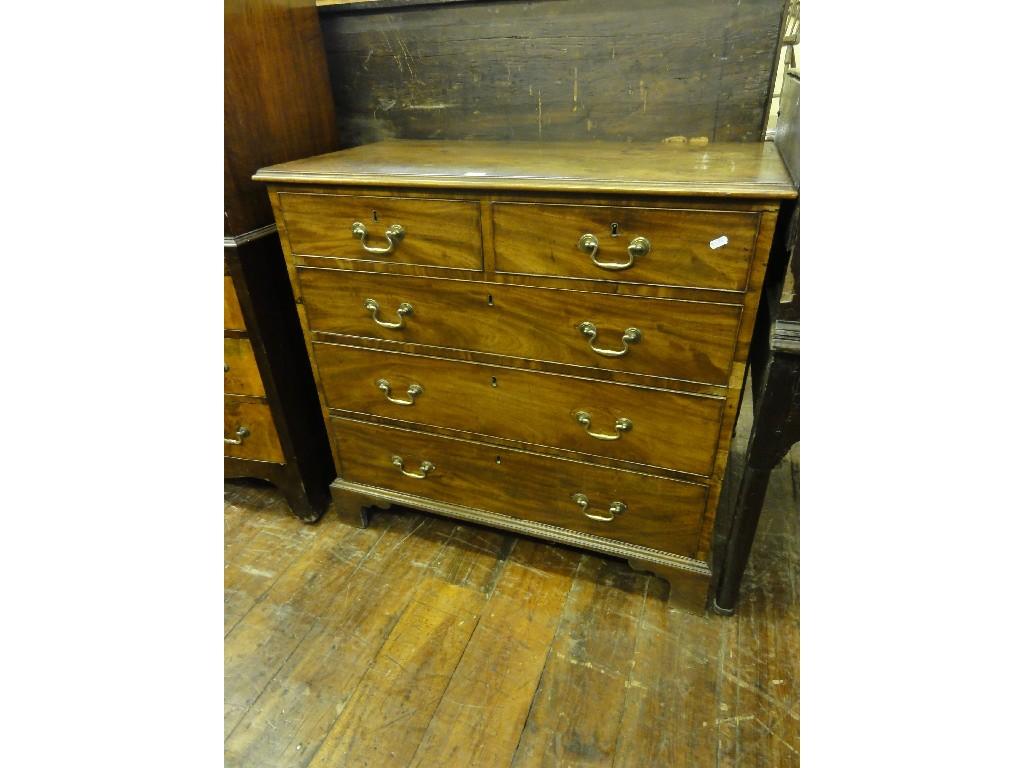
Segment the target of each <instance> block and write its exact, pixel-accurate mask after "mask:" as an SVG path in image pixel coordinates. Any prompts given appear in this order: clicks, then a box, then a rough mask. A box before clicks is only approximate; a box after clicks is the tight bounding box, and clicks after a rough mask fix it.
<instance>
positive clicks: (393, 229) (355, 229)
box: [352, 221, 405, 256]
mask: <svg viewBox="0 0 1024 768" xmlns="http://www.w3.org/2000/svg"><path fill="white" fill-rule="evenodd" d="M352 237H355V238H358V239H359V242H360V244H361V245H362V246H363V250H364V251H366V252H367V253H373V254H376V255H378V256H382V255H383V254H385V253H391V252H392V251H393V250H395V248H396V247H397V246H398V241H399V240H401V239H402V238H403V237H405V227H403V226H402V225H401V224H392V225H391V226H390V227H388V228H387V229H386V230H384V237H386V238H387V239H388V247H387V248H376V247H374V246H372V245H367V244H366V225H365V224H363V222H361V221H353V222H352Z"/></svg>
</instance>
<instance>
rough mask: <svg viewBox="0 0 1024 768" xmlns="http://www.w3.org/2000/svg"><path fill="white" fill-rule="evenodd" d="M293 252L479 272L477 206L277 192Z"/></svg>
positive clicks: (422, 200) (467, 203)
mask: <svg viewBox="0 0 1024 768" xmlns="http://www.w3.org/2000/svg"><path fill="white" fill-rule="evenodd" d="M279 200H280V203H281V213H282V217H283V218H284V222H285V227H286V229H287V234H288V242H289V243H290V245H291V249H292V252H293V253H296V254H300V255H303V256H334V257H336V258H340V259H353V260H357V261H371V262H373V261H386V262H389V263H391V264H424V265H427V266H431V267H449V268H452V269H472V270H482V269H483V252H482V246H481V240H480V203H478V202H477V201H475V200H469V201H462V200H432V199H426V198H402V197H357V196H352V195H325V194H300V193H295V192H281V193H280V195H279Z"/></svg>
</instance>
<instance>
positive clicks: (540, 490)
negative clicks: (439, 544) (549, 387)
mask: <svg viewBox="0 0 1024 768" xmlns="http://www.w3.org/2000/svg"><path fill="white" fill-rule="evenodd" d="M331 426H332V429H333V432H334V439H335V440H336V442H337V445H338V455H339V456H340V457H341V466H340V470H341V477H342V478H343V479H345V480H347V481H349V482H353V483H359V484H362V485H369V486H374V487H376V488H384V489H389V490H394V491H400V492H403V493H408V494H412V495H415V496H420V497H423V498H427V499H431V500H433V501H439V502H446V503H449V504H458V505H460V506H464V507H471V508H475V509H482V510H486V511H488V512H494V513H497V514H501V515H507V516H509V517H513V518H517V519H520V520H530V521H532V522H535V523H543V524H546V525H553V526H558V527H560V528H563V529H568V530H574V531H580V532H583V533H589V534H592V535H594V536H601V537H603V538H607V539H614V540H617V541H622V542H626V543H629V544H637V545H639V546H643V547H650V548H652V549H657V550H661V551H664V552H671V553H674V554H677V555H683V556H685V557H693V556H694V555H695V552H696V550H697V546H698V539H699V535H700V528H701V522H702V520H703V516H704V507H705V503H706V498H707V487H706V486H704V485H700V484H696V483H685V482H682V481H677V480H669V479H665V478H658V477H652V476H650V475H644V474H640V473H637V472H628V471H624V470H616V469H608V468H606V467H599V466H594V465H592V464H586V463H582V462H577V461H569V460H565V459H556V458H549V457H544V456H537V455H535V454H531V453H526V452H523V451H514V450H509V449H504V448H495V447H493V446H488V445H485V444H483V443H477V442H471V441H468V440H454V439H450V438H444V437H437V436H434V435H424V434H421V433H417V432H409V431H406V430H402V429H395V428H391V427H382V426H378V425H374V424H364V423H362V422H358V421H352V420H349V419H339V418H334V417H332V418H331ZM588 515H589V517H588Z"/></svg>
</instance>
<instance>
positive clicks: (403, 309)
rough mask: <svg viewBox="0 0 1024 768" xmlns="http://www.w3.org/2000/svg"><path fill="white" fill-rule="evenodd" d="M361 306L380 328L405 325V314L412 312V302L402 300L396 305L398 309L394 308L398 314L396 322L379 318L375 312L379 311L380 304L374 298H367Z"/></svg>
mask: <svg viewBox="0 0 1024 768" xmlns="http://www.w3.org/2000/svg"><path fill="white" fill-rule="evenodd" d="M363 306H364V307H366V308H367V309H368V310H369V311H370V317H372V318H373V322H375V323H376V324H377V325H379V326H380V327H381V328H402V327H404V326H405V318H406V316H407V315H411V314H412V304H410V303H409V302H407V301H403V302H402V303H401V304H399V305H398V309H397V310H396V312H397V314H398V322H397V323H389V322H388V321H387V320H381V319H380V317H379V315H378V314H377V313H378V312H380V304H378V303H377V300H376V299H367V300H366V301H364V302H363Z"/></svg>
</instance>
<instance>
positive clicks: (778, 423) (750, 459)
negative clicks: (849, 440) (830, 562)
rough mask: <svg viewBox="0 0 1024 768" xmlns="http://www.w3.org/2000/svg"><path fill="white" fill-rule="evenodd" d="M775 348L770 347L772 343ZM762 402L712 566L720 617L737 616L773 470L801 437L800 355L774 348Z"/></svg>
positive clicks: (715, 606)
mask: <svg viewBox="0 0 1024 768" xmlns="http://www.w3.org/2000/svg"><path fill="white" fill-rule="evenodd" d="M773 346H774V344H773ZM760 390H761V392H760V397H757V396H756V393H755V398H754V402H755V412H754V424H753V427H752V429H751V432H750V439H749V440H748V442H747V448H746V453H745V455H744V458H743V463H742V465H741V470H740V471H741V476H740V481H739V489H738V492H737V494H736V500H735V503H734V504H733V507H732V510H731V515H730V525H729V529H728V530H729V532H728V535H727V539H726V545H725V551H724V556H723V558H722V562H721V563H720V564H716V567H715V574H716V575H715V584H716V585H717V586H716V589H715V596H714V599H713V600H712V605H711V607H712V610H714V611H715V612H716V613H719V614H723V615H726V616H728V615H732V614H733V613H735V611H736V599H737V597H738V596H739V590H740V581H741V580H742V578H743V572H744V570H745V569H746V567H747V560H748V559H749V558H750V547H751V545H752V544H753V542H754V534H755V533H756V532H757V522H758V520H759V519H760V518H761V508H762V506H763V505H764V497H765V492H766V491H767V489H768V478H769V477H770V475H771V472H772V469H774V468H775V466H776V465H777V464H778V463H779V462H780V461H781V460H782V458H783V457H784V456H785V455H786V452H787V451H789V449H790V448H791V447H792V446H793V444H794V443H795V442H796V441H797V440H798V439H799V437H800V417H799V414H800V405H799V396H800V355H799V352H797V353H796V354H793V353H791V352H783V351H779V350H777V349H773V350H772V351H771V352H770V353H769V358H768V362H767V366H766V370H765V374H764V376H763V377H762V381H761V386H760Z"/></svg>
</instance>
